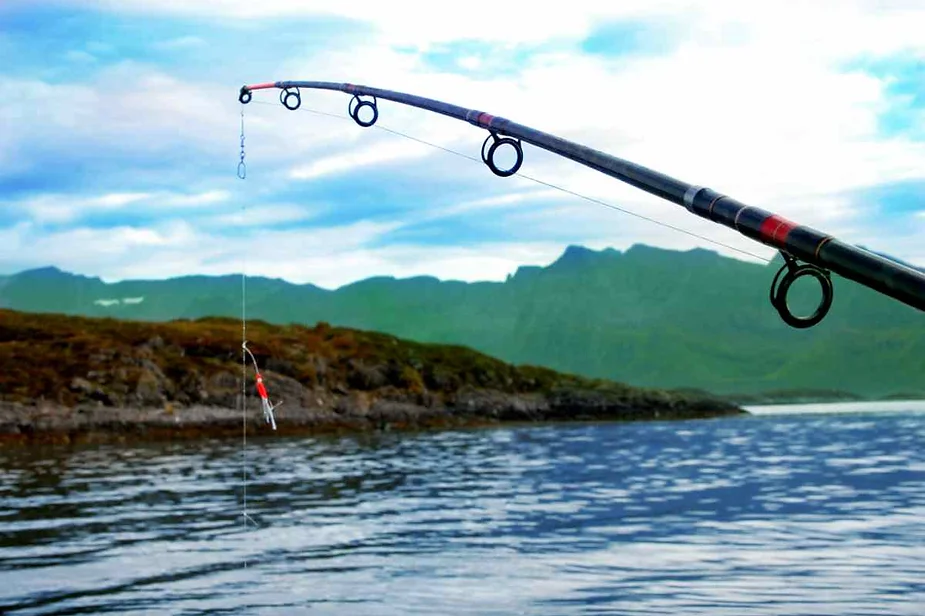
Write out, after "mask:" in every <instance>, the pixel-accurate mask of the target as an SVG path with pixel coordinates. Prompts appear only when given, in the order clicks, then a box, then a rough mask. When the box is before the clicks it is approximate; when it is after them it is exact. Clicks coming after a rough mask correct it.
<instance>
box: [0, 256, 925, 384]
mask: <svg viewBox="0 0 925 616" xmlns="http://www.w3.org/2000/svg"><path fill="white" fill-rule="evenodd" d="M779 265H780V262H776V263H772V264H770V265H762V264H754V263H746V262H742V261H739V260H736V259H731V258H726V257H722V256H720V255H718V254H716V253H713V252H710V251H706V250H701V249H697V250H691V251H687V252H676V251H670V250H661V249H656V248H651V247H648V246H634V247H632V248H631V249H629V250H628V251H626V252H619V251H615V250H604V251H600V252H595V251H591V250H587V249H584V248H581V247H575V246H573V247H570V248H569V249H568V250H566V252H565V253H564V254H563V255H562V257H561V258H560V259H558V260H557V261H556V262H554V263H553V264H551V265H550V266H548V267H523V268H520V270H518V272H517V273H516V274H515V275H513V276H511V277H510V278H509V279H508V280H507V281H505V282H479V283H463V282H455V281H439V280H437V279H435V278H429V277H417V278H410V279H403V280H396V279H394V278H388V277H378V278H371V279H368V280H363V281H360V282H357V283H354V284H350V285H347V286H344V287H342V288H340V289H337V290H334V291H328V290H324V289H320V288H318V287H315V286H312V285H292V284H288V283H286V282H284V281H280V280H270V279H259V278H251V279H249V282H248V306H247V311H248V314H250V315H253V316H254V317H257V318H261V319H264V320H266V321H268V322H272V323H280V324H284V323H303V324H314V323H316V322H319V321H326V322H330V323H333V324H336V325H340V326H345V327H353V328H358V329H364V330H376V331H382V332H387V333H390V334H394V335H396V336H401V337H403V338H407V339H411V340H416V341H421V342H437V343H448V344H461V345H466V346H469V347H472V348H474V349H477V350H479V351H482V352H485V353H487V354H489V355H492V356H496V357H498V358H501V359H503V360H505V361H508V362H511V363H529V364H536V365H542V366H546V367H549V368H553V369H556V370H561V371H566V372H571V373H576V374H582V375H585V376H589V377H594V378H607V379H613V380H618V381H623V382H628V383H633V384H637V385H643V386H648V387H662V388H699V389H704V390H708V391H712V392H716V393H719V394H738V395H746V394H747V395H755V394H758V393H761V392H766V391H771V390H788V389H789V390H793V389H814V390H840V391H844V392H848V393H850V394H856V395H862V396H866V397H883V396H888V395H890V394H894V393H897V392H905V393H909V394H912V395H925V359H923V358H925V315H923V313H922V312H920V311H917V310H914V309H912V308H909V307H907V306H905V305H902V304H900V303H898V302H896V301H894V300H892V299H889V298H886V297H883V296H881V295H879V294H877V293H875V292H873V291H870V290H868V289H866V288H864V287H862V286H860V285H857V284H856V283H854V282H852V281H848V280H845V279H842V278H840V277H838V276H835V277H834V278H835V304H834V307H833V308H832V311H831V313H830V314H829V316H828V317H827V318H826V320H825V321H823V322H822V323H821V324H820V325H818V326H816V327H814V328H812V329H809V330H794V329H791V328H790V327H788V326H787V325H785V324H784V323H782V322H781V320H780V318H779V317H778V315H777V313H776V312H775V311H774V309H773V308H772V307H771V305H770V303H769V302H768V288H769V286H770V283H771V280H772V278H773V276H774V273H775V272H776V271H777V268H778V267H779ZM240 297H241V296H240V278H239V277H235V276H228V277H215V278H209V277H201V276H196V277H188V278H178V279H172V280H166V281H126V282H120V283H117V284H104V283H102V282H101V281H100V280H98V279H94V278H83V277H77V276H72V275H70V274H65V273H63V272H60V271H57V270H52V269H46V270H35V271H32V272H25V273H22V274H19V275H17V276H14V277H12V278H11V279H10V281H9V283H8V284H7V285H6V287H5V288H4V289H0V305H5V306H8V307H12V308H15V309H17V310H29V311H31V310H36V311H49V310H54V311H60V312H64V313H71V314H86V315H95V316H101V315H112V316H118V317H121V318H132V319H148V320H166V319H173V318H181V317H186V318H198V317H202V316H228V317H236V316H237V315H239V314H240V310H241V305H240ZM139 298H143V299H140V300H139ZM107 300H108V303H107ZM133 302H134V303H133Z"/></svg>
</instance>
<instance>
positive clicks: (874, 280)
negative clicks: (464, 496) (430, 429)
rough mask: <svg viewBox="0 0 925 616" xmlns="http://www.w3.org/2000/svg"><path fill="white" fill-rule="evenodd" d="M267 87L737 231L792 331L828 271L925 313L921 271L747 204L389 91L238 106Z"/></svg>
mask: <svg viewBox="0 0 925 616" xmlns="http://www.w3.org/2000/svg"><path fill="white" fill-rule="evenodd" d="M273 88H277V89H279V90H280V94H279V100H280V103H282V104H283V106H284V107H286V108H287V109H289V110H290V111H295V110H296V109H298V108H299V107H300V106H301V105H302V94H301V91H300V88H305V89H312V90H333V91H339V92H345V93H347V94H352V95H353V98H351V99H350V102H349V104H348V105H347V112H348V113H349V115H350V117H352V118H353V120H354V121H355V122H356V123H357V124H358V125H360V126H362V127H364V128H368V127H370V126H372V125H373V124H375V123H376V121H377V120H378V119H379V106H378V99H385V100H390V101H394V102H396V103H401V104H403V105H410V106H412V107H417V108H419V109H424V110H426V111H432V112H434V113H439V114H442V115H445V116H449V117H451V118H456V119H457V120H463V121H465V122H468V123H469V124H472V125H473V126H476V127H478V128H483V129H485V130H487V131H488V136H487V137H486V138H485V141H484V143H483V144H482V162H484V163H485V165H486V166H488V168H489V169H490V170H491V172H492V173H494V174H495V175H497V176H499V177H509V176H512V175H514V174H515V173H517V171H518V170H519V169H520V167H521V165H522V164H523V160H524V153H523V146H522V143H529V144H531V145H534V146H536V147H539V148H542V149H544V150H547V151H549V152H552V153H553V154H557V155H559V156H563V157H565V158H569V159H571V160H574V161H575V162H578V163H581V164H582V165H585V166H587V167H590V168H591V169H594V170H595V171H599V172H601V173H604V174H606V175H609V176H610V177H613V178H616V179H618V180H620V181H622V182H625V183H627V184H630V185H631V186H635V187H636V188H639V189H641V190H644V191H646V192H648V193H650V194H653V195H655V196H657V197H661V198H662V199H665V200H667V201H671V202H672V203H675V204H677V205H680V206H682V207H684V208H685V209H687V210H688V211H689V212H691V213H692V214H695V215H697V216H700V217H701V218H706V219H707V220H711V221H713V222H715V223H718V224H721V225H724V226H726V227H729V228H731V229H735V230H736V231H738V232H739V233H741V234H742V235H744V236H746V237H748V238H750V239H752V240H755V241H758V242H760V243H762V244H765V245H767V246H771V247H773V248H776V249H777V250H778V251H779V252H780V254H781V256H782V257H783V258H784V264H783V265H782V266H781V268H780V270H778V272H777V274H776V275H775V276H774V279H773V281H772V282H771V290H770V294H769V297H770V301H771V305H772V306H773V307H774V308H775V309H776V310H777V312H778V314H779V315H780V317H781V319H782V320H783V321H784V322H785V323H787V324H788V325H790V326H791V327H795V328H798V329H804V328H808V327H812V326H814V325H816V324H818V323H820V322H821V321H822V320H823V319H824V318H825V316H826V315H827V314H828V312H829V309H830V308H831V307H832V301H833V298H834V288H833V285H832V278H831V272H835V273H836V274H839V275H841V276H843V277H845V278H848V279H849V280H854V281H855V282H857V283H860V284H862V285H864V286H866V287H868V288H870V289H873V290H874V291H877V292H879V293H882V294H883V295H887V296H889V297H892V298H893V299H896V300H899V301H900V302H902V303H904V304H907V305H909V306H912V307H913V308H917V309H918V310H922V311H925V272H922V271H919V270H916V269H914V268H912V267H907V266H905V265H903V264H901V263H898V262H896V261H894V260H892V259H888V258H886V257H883V256H881V255H879V254H875V253H872V252H870V251H868V250H865V249H863V248H861V247H859V246H855V245H853V244H849V243H846V242H843V241H841V240H839V239H837V238H835V237H833V236H831V235H827V234H825V233H822V232H820V231H817V230H815V229H812V228H810V227H807V226H804V225H800V224H797V223H795V222H793V221H790V220H787V219H786V218H784V217H782V216H779V215H777V214H774V213H772V212H768V211H766V210H763V209H761V208H758V207H755V206H751V205H746V204H744V203H742V202H740V201H737V200H736V199H733V198H732V197H729V196H727V195H724V194H722V193H719V192H717V191H715V190H713V189H711V188H707V187H704V186H697V185H694V184H688V183H687V182H682V181H681V180H677V179H675V178H672V177H670V176H667V175H665V174H663V173H659V172H657V171H653V170H652V169H648V168H646V167H643V166H641V165H637V164H635V163H632V162H630V161H627V160H623V159H621V158H617V157H616V156H612V155H610V154H606V153H604V152H601V151H599V150H595V149H592V148H589V147H587V146H583V145H581V144H579V143H575V142H573V141H568V140H567V139H563V138H561V137H557V136H555V135H551V134H549V133H544V132H542V131H539V130H536V129H534V128H530V127H529V126H524V125H523V124H518V123H516V122H512V121H511V120H508V119H506V118H502V117H498V116H493V115H491V114H488V113H485V112H483V111H476V110H474V109H467V108H465V107H460V106H458V105H452V104H450V103H444V102H442V101H438V100H434V99H431V98H424V97H422V96H416V95H413V94H405V93H402V92H395V91H392V90H384V89H381V88H373V87H368V86H361V85H354V84H350V83H334V82H329V81H275V82H270V83H260V84H255V85H245V86H242V87H241V90H240V93H239V94H238V101H239V102H240V103H242V104H245V105H246V104H247V103H249V102H250V101H251V99H252V97H253V92H254V91H256V90H268V89H273ZM364 109H367V110H368V111H369V114H371V115H368V116H367V117H366V118H363V117H361V116H360V112H361V111H362V110H364ZM504 146H509V147H511V148H513V150H514V153H515V154H516V160H515V162H514V164H513V165H512V166H510V167H508V168H501V167H499V166H498V164H497V163H496V161H495V156H496V155H497V153H498V150H499V149H500V148H501V147H504ZM800 261H803V263H800ZM804 276H805V277H810V278H813V279H815V280H816V281H817V282H818V283H819V285H820V288H821V290H822V298H821V300H820V302H819V305H818V306H817V307H816V310H815V311H814V312H813V314H811V315H810V316H797V315H795V314H793V312H791V310H790V307H789V306H788V304H787V293H788V292H789V290H790V288H791V286H792V285H793V283H794V282H796V280H797V279H799V278H802V277H804Z"/></svg>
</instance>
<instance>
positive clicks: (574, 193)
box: [249, 101, 772, 263]
mask: <svg viewBox="0 0 925 616" xmlns="http://www.w3.org/2000/svg"><path fill="white" fill-rule="evenodd" d="M249 104H257V105H268V106H270V107H274V108H276V109H279V106H278V105H276V104H275V103H268V102H265V101H251V102H250V103H249ZM298 111H307V112H308V113H314V114H316V115H322V116H327V117H329V118H336V119H338V120H352V118H350V117H346V116H343V115H338V114H336V113H329V112H326V111H320V110H318V109H312V108H310V107H306V106H304V105H303V106H301V107H299V108H298ZM371 128H375V129H378V130H381V131H385V132H387V133H391V134H393V135H396V136H398V137H404V138H405V139H409V140H411V141H416V142H418V143H420V144H422V145H426V146H429V147H432V148H435V149H438V150H442V151H444V152H447V153H448V154H453V155H455V156H459V157H460V158H464V159H466V160H469V161H472V162H475V163H479V164H481V163H483V161H482V160H481V159H479V158H477V157H475V156H472V155H470V154H465V153H463V152H459V151H457V150H453V149H452V148H448V147H446V146H442V145H439V144H437V143H433V142H431V141H427V140H425V139H421V138H420V137H415V136H414V135H409V134H408V133H404V132H402V131H399V130H395V129H393V128H388V127H385V126H382V125H381V124H379V123H378V122H377V123H375V124H373V125H372V126H371ZM517 175H518V176H519V177H522V178H524V179H525V180H529V181H531V182H534V183H536V184H540V185H542V186H546V187H547V188H551V189H553V190H558V191H560V192H562V193H565V194H568V195H571V196H573V197H577V198H579V199H583V200H585V201H588V202H589V203H594V204H596V205H600V206H603V207H606V208H609V209H611V210H614V211H617V212H621V213H623V214H628V215H630V216H635V217H636V218H639V219H641V220H645V221H647V222H650V223H653V224H656V225H659V226H661V227H664V228H666V229H671V230H673V231H677V232H679V233H684V234H685V235H689V236H691V237H694V238H697V239H699V240H703V241H704V242H708V243H710V244H713V245H715V246H721V247H723V248H726V249H728V250H732V251H735V252H738V253H740V254H743V255H747V256H749V257H752V258H754V259H757V260H759V261H762V262H764V263H770V262H771V261H772V259H768V258H767V257H762V256H760V255H757V254H755V253H753V252H751V251H748V250H745V249H743V248H737V247H736V246H732V245H730V244H726V243H724V242H721V241H719V240H715V239H712V238H710V237H707V236H704V235H700V234H699V233H696V232H694V231H688V230H687V229H683V228H681V227H676V226H675V225H672V224H670V223H667V222H663V221H661V220H658V219H656V218H651V217H649V216H646V215H644V214H639V213H637V212H634V211H632V210H628V209H626V208H622V207H620V206H617V205H614V204H612V203H608V202H606V201H602V200H600V199H596V198H594V197H590V196H588V195H584V194H582V193H579V192H577V191H574V190H571V189H568V188H565V187H564V186H559V185H557V184H553V183H552V182H547V181H545V180H541V179H539V178H535V177H533V176H530V175H527V174H526V173H522V172H521V173H518V174H517Z"/></svg>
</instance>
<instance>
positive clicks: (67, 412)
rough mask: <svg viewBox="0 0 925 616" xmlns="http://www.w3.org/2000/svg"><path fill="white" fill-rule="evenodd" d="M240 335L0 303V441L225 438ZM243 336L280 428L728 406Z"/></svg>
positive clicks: (272, 331)
mask: <svg viewBox="0 0 925 616" xmlns="http://www.w3.org/2000/svg"><path fill="white" fill-rule="evenodd" d="M241 335H242V330H241V323H240V321H238V320H235V319H230V318H203V319H196V320H178V321H171V322H167V323H151V322H142V321H125V320H116V319H111V318H106V319H103V318H87V317H74V316H64V315H56V314H35V313H24V312H16V311H10V310H6V309H0V441H4V439H5V438H6V437H10V436H11V435H12V437H15V438H16V439H19V440H21V439H22V438H25V437H24V436H23V435H29V434H32V433H35V432H46V433H71V432H86V431H87V430H96V431H103V432H108V433H121V432H124V431H125V430H129V431H137V430H138V429H139V427H140V428H141V429H143V430H147V429H149V428H152V427H153V428H155V429H157V430H161V431H162V432H164V431H166V432H165V433H166V434H167V435H169V436H171V437H172V436H175V435H176V434H177V433H178V431H179V432H182V431H184V430H187V431H188V429H193V430H194V433H195V435H205V434H215V430H219V432H221V433H229V434H237V435H239V434H240V426H241V424H240V421H241V419H240V415H239V414H237V415H236V414H235V409H236V408H240V406H239V405H240V393H241V388H242V381H241V377H242V366H241V361H242V348H241ZM247 335H248V338H249V339H250V342H249V344H248V348H249V349H250V350H251V351H252V352H253V354H254V355H255V357H256V359H257V361H258V363H259V365H260V369H261V372H262V374H263V375H264V377H265V379H266V382H267V387H268V389H269V390H270V393H271V397H272V398H273V399H274V400H280V399H282V400H284V401H285V406H284V407H281V412H282V413H283V415H282V416H279V415H278V417H280V419H281V421H280V422H279V423H280V424H281V426H282V428H281V429H282V432H286V433H294V432H297V431H299V430H310V431H315V430H328V429H332V428H336V429H349V430H355V429H381V428H384V427H424V426H440V425H462V424H473V423H476V424H477V423H485V422H494V421H543V420H575V419H616V420H636V419H658V418H661V419H669V418H679V419H680V418H697V417H712V416H717V415H725V414H734V413H738V412H741V411H740V409H738V408H737V407H736V406H735V405H734V404H731V403H728V402H724V401H722V400H719V399H717V398H715V397H711V396H708V395H703V394H686V393H680V392H674V393H672V392H665V391H661V390H653V389H644V388H637V387H630V386H628V385H624V384H621V383H615V382H610V381H604V380H600V379H587V378H583V377H579V376H575V375H569V374H560V373H557V372H554V371H552V370H549V369H547V368H539V367H533V366H513V365H511V364H507V363H505V362H503V361H500V360H497V359H494V358H492V357H488V356H486V355H484V354H481V353H478V352H476V351H473V350H471V349H468V348H464V347H460V346H451V345H434V344H422V343H415V342H409V341H405V340H401V339H399V338H396V337H394V336H391V335H388V334H382V333H376V332H366V331H358V330H352V329H347V328H342V327H333V326H331V325H329V324H327V323H319V324H317V325H315V326H314V327H306V326H301V325H286V326H278V325H271V324H268V323H266V322H262V321H250V322H248V326H247ZM247 371H248V386H249V389H250V390H251V391H250V393H249V396H251V397H252V396H253V393H254V392H253V391H252V390H253V369H252V366H251V365H250V364H248V367H247ZM152 409H153V411H152ZM101 413H102V414H101ZM229 413H231V414H229ZM255 413H256V411H255ZM256 417H257V415H256V414H254V415H253V416H252V417H251V421H252V423H253V422H254V421H257V420H256ZM259 425H260V424H255V427H258V426H259Z"/></svg>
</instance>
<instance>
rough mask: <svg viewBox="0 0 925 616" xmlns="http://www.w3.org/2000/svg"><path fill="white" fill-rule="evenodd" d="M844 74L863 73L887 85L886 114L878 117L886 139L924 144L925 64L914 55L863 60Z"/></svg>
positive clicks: (856, 62)
mask: <svg viewBox="0 0 925 616" xmlns="http://www.w3.org/2000/svg"><path fill="white" fill-rule="evenodd" d="M844 68H845V70H849V71H862V72H865V73H867V74H869V75H873V76H874V77H877V78H878V79H881V80H884V81H885V82H886V88H885V90H886V95H887V99H888V100H889V104H888V108H887V110H886V111H885V112H884V113H882V114H881V115H880V117H879V122H880V130H881V131H882V132H883V134H884V135H885V136H897V135H906V136H908V137H912V138H914V139H917V140H925V61H923V60H921V59H919V58H916V57H915V56H914V55H908V56H907V55H903V56H890V57H885V58H861V59H855V60H852V61H851V62H848V63H846V64H845V66H844Z"/></svg>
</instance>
